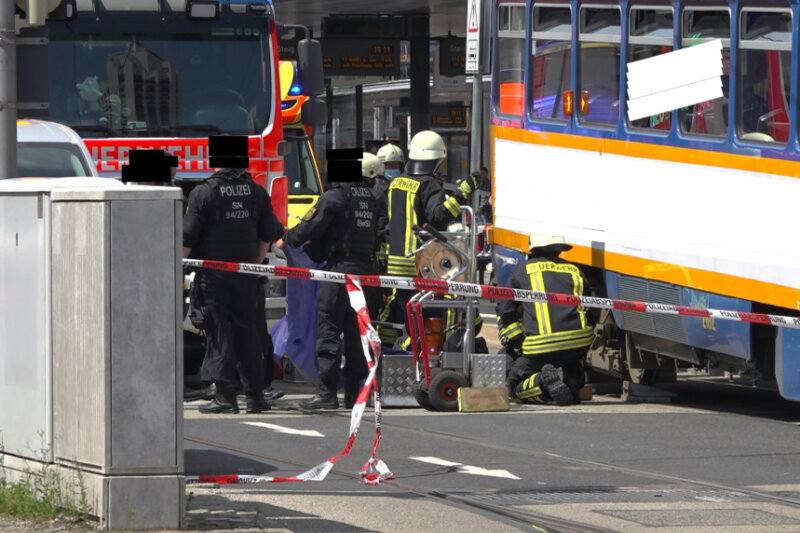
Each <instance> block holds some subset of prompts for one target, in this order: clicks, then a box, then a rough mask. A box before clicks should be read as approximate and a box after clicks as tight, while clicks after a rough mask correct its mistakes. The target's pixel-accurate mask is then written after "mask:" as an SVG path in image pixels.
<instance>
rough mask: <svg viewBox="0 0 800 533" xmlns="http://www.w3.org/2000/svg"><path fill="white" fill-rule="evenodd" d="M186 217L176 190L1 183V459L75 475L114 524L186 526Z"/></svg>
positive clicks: (10, 466)
mask: <svg viewBox="0 0 800 533" xmlns="http://www.w3.org/2000/svg"><path fill="white" fill-rule="evenodd" d="M181 215H182V206H181V194H180V190H178V189H175V188H167V187H146V186H124V185H122V184H120V183H119V182H117V181H116V180H112V179H104V178H59V179H51V180H34V181H21V180H17V179H12V180H5V181H3V182H1V183H0V230H1V233H0V234H2V235H3V240H2V241H0V243H1V244H0V298H1V299H2V301H5V302H10V301H14V302H17V303H16V304H15V305H13V306H12V305H6V306H3V307H2V309H1V310H0V403H2V405H7V406H8V405H17V406H24V409H3V410H0V429H2V431H3V439H4V448H3V452H8V453H7V454H4V457H3V467H4V468H5V470H6V473H7V474H9V475H8V477H9V478H11V479H13V478H14V476H15V474H16V475H17V477H19V475H20V474H21V473H22V472H24V469H25V468H30V469H32V470H33V471H37V470H41V469H45V468H47V469H50V470H51V471H53V470H55V471H57V472H58V473H59V476H60V477H61V479H62V482H63V483H65V484H67V485H69V484H72V488H73V490H74V488H75V486H76V485H75V484H76V482H77V480H78V479H80V484H81V485H83V486H82V489H83V490H85V492H86V497H87V503H88V504H89V507H90V510H91V511H90V512H91V513H92V514H93V515H95V516H97V517H98V518H99V519H100V523H101V525H102V526H103V527H104V528H106V529H124V530H132V529H156V528H179V527H181V525H182V520H183V513H184V498H185V478H184V470H183V422H182V421H183V418H182V416H183V413H182V395H183V346H182V344H183V335H182V315H183V308H182V303H181V295H182V288H183V286H182V269H181V260H180V256H181V230H180V228H181ZM20 287H22V288H24V291H23V289H20ZM20 291H23V292H25V293H26V296H23V295H22V294H19V295H16V293H18V292H20ZM43 452H44V453H43Z"/></svg>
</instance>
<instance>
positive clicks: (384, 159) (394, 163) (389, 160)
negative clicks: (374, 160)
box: [376, 143, 406, 194]
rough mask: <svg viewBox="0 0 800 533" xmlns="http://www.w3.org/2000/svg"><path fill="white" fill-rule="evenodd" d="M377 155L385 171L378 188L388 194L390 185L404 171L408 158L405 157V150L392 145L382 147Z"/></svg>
mask: <svg viewBox="0 0 800 533" xmlns="http://www.w3.org/2000/svg"><path fill="white" fill-rule="evenodd" d="M376 155H377V156H378V161H380V162H381V163H383V166H384V169H385V170H384V171H383V172H382V175H381V177H380V178H379V180H378V183H377V184H376V186H377V187H378V188H379V189H381V190H382V192H383V193H384V194H388V190H389V184H390V183H391V182H392V180H393V179H395V178H396V177H397V176H399V175H400V173H401V172H402V171H403V165H404V164H405V162H406V158H405V156H404V155H403V150H402V149H401V148H400V147H399V146H397V145H394V144H392V143H387V144H384V145H383V146H381V147H380V149H378V153H377V154H376Z"/></svg>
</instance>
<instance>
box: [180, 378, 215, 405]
mask: <svg viewBox="0 0 800 533" xmlns="http://www.w3.org/2000/svg"><path fill="white" fill-rule="evenodd" d="M216 393H217V387H216V385H214V384H213V383H211V384H209V385H206V386H205V387H203V388H201V389H187V388H185V387H184V389H183V401H184V402H193V401H195V400H213V399H214V395H215V394H216Z"/></svg>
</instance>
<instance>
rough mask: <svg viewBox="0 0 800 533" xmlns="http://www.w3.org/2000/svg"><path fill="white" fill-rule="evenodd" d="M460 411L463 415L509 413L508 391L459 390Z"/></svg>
mask: <svg viewBox="0 0 800 533" xmlns="http://www.w3.org/2000/svg"><path fill="white" fill-rule="evenodd" d="M458 410H459V411H461V412H462V413H485V412H491V411H508V389H506V388H505V387H461V388H459V389H458Z"/></svg>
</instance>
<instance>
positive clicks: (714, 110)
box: [678, 7, 731, 137]
mask: <svg viewBox="0 0 800 533" xmlns="http://www.w3.org/2000/svg"><path fill="white" fill-rule="evenodd" d="M713 39H720V40H721V41H722V96H721V97H720V98H715V99H714V100H709V101H707V102H701V103H699V104H695V105H691V106H687V107H684V108H682V109H679V110H678V122H679V124H680V128H681V132H683V133H688V134H692V135H704V136H709V137H725V136H726V135H727V133H728V86H729V77H730V53H731V50H730V47H731V16H730V12H729V11H728V10H727V9H723V8H719V7H710V8H700V7H697V8H696V7H689V8H686V9H684V11H683V14H682V17H681V46H682V47H683V48H686V47H688V46H694V45H696V44H700V43H704V42H706V41H709V40H713Z"/></svg>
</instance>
